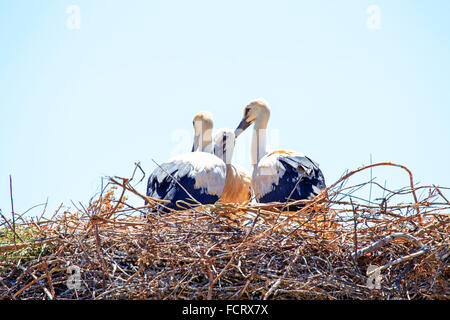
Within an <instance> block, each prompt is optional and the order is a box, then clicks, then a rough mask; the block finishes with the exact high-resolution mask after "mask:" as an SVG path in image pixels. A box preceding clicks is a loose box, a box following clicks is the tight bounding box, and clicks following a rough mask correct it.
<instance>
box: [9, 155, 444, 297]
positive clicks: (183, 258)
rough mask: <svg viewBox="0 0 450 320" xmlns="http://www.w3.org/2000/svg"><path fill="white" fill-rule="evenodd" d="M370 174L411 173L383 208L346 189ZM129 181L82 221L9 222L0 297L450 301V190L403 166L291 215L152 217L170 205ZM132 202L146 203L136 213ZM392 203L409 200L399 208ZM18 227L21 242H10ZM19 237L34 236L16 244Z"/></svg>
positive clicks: (226, 208)
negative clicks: (419, 179) (417, 179)
mask: <svg viewBox="0 0 450 320" xmlns="http://www.w3.org/2000/svg"><path fill="white" fill-rule="evenodd" d="M374 166H396V167H400V168H402V169H404V170H406V171H407V172H408V173H409V175H410V177H411V185H410V186H408V187H406V188H403V189H401V190H398V191H390V190H387V189H383V190H384V193H385V197H384V198H383V199H382V200H381V202H380V203H379V204H374V203H372V202H370V201H365V200H364V199H357V198H354V197H352V196H351V194H352V192H353V191H354V190H356V189H358V188H360V187H361V185H358V186H351V187H344V186H345V184H346V183H347V181H348V179H349V178H350V177H351V176H352V175H353V174H355V173H357V172H360V171H362V170H366V169H368V168H371V167H374ZM133 176H134V174H133ZM130 181H131V179H125V178H118V177H116V178H111V181H110V184H109V186H108V189H105V190H104V191H102V193H101V194H100V196H99V197H98V199H96V200H93V201H91V202H90V204H89V206H88V207H87V208H83V209H82V210H78V211H76V212H74V213H72V212H68V211H66V212H64V213H62V214H60V213H59V212H58V211H57V212H56V213H55V215H54V217H52V218H51V219H49V220H44V219H40V220H39V221H33V220H31V221H22V223H21V224H17V223H16V225H15V226H13V227H14V228H12V226H11V222H10V221H7V220H6V219H5V218H4V220H5V223H3V226H2V229H0V231H3V238H0V240H1V242H0V298H2V299H449V297H450V292H449V288H448V279H449V276H450V273H449V264H448V262H449V254H450V249H449V224H448V222H449V210H450V202H449V201H448V199H447V198H446V197H445V196H444V189H445V191H446V190H448V189H447V188H442V187H441V188H438V187H436V186H427V187H415V186H414V185H413V182H412V175H411V173H410V172H409V170H408V169H407V168H405V167H403V166H399V165H395V164H391V163H379V164H374V165H371V166H366V167H363V168H360V169H358V170H355V171H352V172H350V173H348V174H347V175H345V176H343V177H342V178H341V179H340V180H339V181H337V182H336V183H334V184H333V185H332V186H330V187H328V188H327V189H326V190H324V192H322V194H320V195H319V196H317V197H316V198H315V199H314V200H301V201H297V202H295V203H296V204H298V203H303V204H304V207H303V209H302V210H300V211H297V212H288V211H285V210H283V209H284V208H285V207H286V204H284V203H271V204H241V205H237V204H221V203H217V204H215V205H207V206H199V207H196V208H194V209H188V210H184V211H172V212H170V213H167V214H158V213H157V212H149V211H151V209H152V208H155V206H156V204H157V203H160V204H164V203H163V202H161V201H158V200H156V199H150V198H148V197H146V196H144V195H141V194H140V193H139V192H137V191H136V190H135V189H134V188H133V187H132V186H131V183H130ZM368 183H370V184H373V185H374V186H375V187H378V188H383V187H381V185H379V184H377V183H375V182H374V181H370V182H368ZM419 191H420V192H421V193H422V194H425V196H424V197H423V199H421V200H419V199H418V198H417V193H418V192H419ZM117 192H119V193H120V196H119V198H118V199H116V197H115V194H116V193H117ZM130 193H131V194H133V195H135V196H138V197H141V198H142V199H143V200H146V201H147V202H148V203H149V204H148V205H147V206H143V207H139V208H136V207H132V206H131V205H130V204H129V203H127V200H126V197H127V195H128V194H130ZM396 196H403V197H405V196H407V197H409V198H410V200H411V201H410V202H408V203H403V204H402V203H396V204H391V203H393V201H394V199H395V197H396ZM142 202H144V201H142ZM291 203H293V202H291ZM12 229H14V234H13V235H12V236H13V238H14V241H15V242H13V243H11V241H9V242H8V241H5V240H4V238H5V237H6V236H5V234H6V233H8V234H9V235H10V238H8V239H11V233H12ZM23 230H34V232H35V237H34V238H33V239H31V240H23V239H22V240H19V238H20V233H21V232H22V231H23Z"/></svg>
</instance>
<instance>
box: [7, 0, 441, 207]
mask: <svg viewBox="0 0 450 320" xmlns="http://www.w3.org/2000/svg"><path fill="white" fill-rule="evenodd" d="M73 5H75V6H77V7H76V8H79V10H80V11H79V13H80V25H79V27H80V28H79V29H77V28H75V29H73V28H69V27H68V22H69V26H72V27H73V26H75V27H76V20H73V18H74V11H70V10H69V11H67V10H68V8H70V6H73ZM371 5H374V6H376V7H375V8H376V9H377V10H379V11H378V13H379V16H378V17H379V19H378V20H377V19H376V16H374V14H373V11H370V10H369V11H368V8H369V6H371ZM449 14H450V1H446V0H442V1H437V0H434V1H420V0H404V1H402V0H395V1H393V0H389V1H388V0H386V1H381V0H372V1H365V0H353V1H351V0H341V1H338V0H314V1H313V0H308V1H299V0H296V1H274V0H271V1H262V0H253V1H249V0H240V1H230V0H228V1H217V0H214V1H212V0H203V1H196V0H189V1H147V0H142V1H138V0H126V1H125V0H95V1H94V0H39V1H30V0H0V209H2V211H3V214H4V215H6V216H10V213H11V206H10V193H9V175H10V174H11V175H12V179H13V196H14V207H15V211H16V212H17V213H22V212H24V211H26V210H27V209H29V208H30V207H32V206H34V205H37V204H40V203H43V202H45V201H46V199H47V198H48V207H47V213H46V214H48V215H51V214H52V213H53V212H54V211H55V210H56V208H57V207H58V206H59V205H60V204H61V203H64V205H66V206H67V207H70V208H73V205H72V203H71V200H72V201H73V202H74V203H75V204H78V202H81V203H83V204H86V203H87V202H88V201H89V199H90V198H91V197H92V196H93V195H94V194H95V192H97V191H99V188H100V181H101V177H102V176H114V175H119V176H124V177H129V176H130V175H131V173H132V171H133V169H134V162H136V161H140V162H141V166H142V167H143V169H144V170H145V171H146V173H147V176H146V178H145V181H144V182H143V183H141V184H139V185H138V186H137V188H138V190H139V191H141V192H143V193H144V192H145V187H146V182H147V177H148V175H149V174H150V173H151V171H152V170H153V169H154V168H155V164H154V163H153V161H152V159H154V160H155V161H157V162H159V163H161V162H163V161H165V160H167V159H168V158H169V157H170V156H172V155H175V154H178V153H182V152H185V151H188V150H189V149H190V148H191V139H192V135H193V133H192V123H191V121H192V118H193V116H194V114H195V113H196V112H198V111H200V110H209V111H211V112H212V113H213V115H214V120H215V128H219V127H230V128H233V129H234V128H235V127H236V126H237V125H238V123H239V121H240V119H241V116H242V112H243V108H244V107H245V105H246V104H247V103H248V102H249V101H250V100H252V99H254V98H258V97H263V98H265V99H266V100H267V101H268V102H269V103H270V105H271V108H272V113H271V118H270V121H269V127H268V132H269V134H271V137H269V143H270V144H272V145H273V146H274V147H277V148H284V149H290V150H295V151H298V152H301V153H304V154H306V155H308V156H310V157H311V158H313V159H314V160H316V161H317V162H318V163H319V164H320V166H321V168H322V171H323V172H324V174H325V177H326V182H327V184H331V183H333V182H334V181H336V180H337V179H338V178H339V177H340V176H341V175H342V174H343V173H344V172H345V171H346V170H353V169H357V168H358V167H360V166H362V165H365V164H369V163H370V157H371V156H372V162H381V161H392V162H395V163H399V164H403V165H405V166H407V167H408V168H409V169H410V170H411V171H412V172H413V174H414V179H415V182H417V183H419V184H420V185H431V184H436V185H440V186H447V187H449V186H450V161H449V158H450V18H449ZM374 19H375V20H374ZM68 20H69V21H68ZM74 23H75V24H74ZM377 27H378V28H377ZM250 131H251V130H248V132H245V134H244V135H242V136H241V137H239V139H238V141H237V146H236V150H235V157H234V160H235V162H237V163H239V164H241V165H243V166H245V167H247V168H249V169H250V155H249V150H248V148H249V145H250V137H251V132H250ZM373 176H376V177H377V179H378V180H377V181H378V182H380V183H381V184H383V183H384V182H385V181H386V186H387V187H391V188H393V189H394V188H397V187H401V186H407V185H408V177H407V175H406V174H405V173H404V172H403V171H402V170H399V169H385V170H382V169H374V170H373ZM361 179H363V180H364V179H365V180H367V179H369V176H368V172H364V173H363V174H362V177H361ZM41 212H42V206H41V207H37V208H35V209H33V210H31V211H30V212H29V214H31V215H40V213H41Z"/></svg>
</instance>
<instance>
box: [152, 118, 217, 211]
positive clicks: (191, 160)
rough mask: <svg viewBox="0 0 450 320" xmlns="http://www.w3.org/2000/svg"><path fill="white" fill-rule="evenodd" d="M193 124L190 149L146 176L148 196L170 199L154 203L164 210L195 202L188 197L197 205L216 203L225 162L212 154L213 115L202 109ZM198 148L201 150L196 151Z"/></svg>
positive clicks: (183, 206) (187, 205) (182, 207)
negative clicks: (197, 203)
mask: <svg viewBox="0 0 450 320" xmlns="http://www.w3.org/2000/svg"><path fill="white" fill-rule="evenodd" d="M193 125H194V131H195V137H194V144H193V148H192V151H193V152H190V153H185V154H182V155H179V156H175V157H173V158H171V159H169V160H168V161H167V162H165V163H163V164H162V165H160V166H158V168H156V169H155V170H154V171H153V173H152V174H151V175H150V177H149V179H148V184H147V196H149V197H152V198H157V199H162V200H169V201H170V202H169V203H164V204H162V205H158V206H157V208H158V209H159V210H161V211H163V212H167V211H168V209H175V210H180V209H185V208H186V207H189V205H195V201H193V200H192V199H191V198H194V199H195V200H196V201H198V202H199V203H200V204H211V203H215V202H216V201H217V200H219V198H220V196H221V195H222V192H223V189H224V187H225V178H226V165H225V163H224V162H223V161H222V160H221V159H219V158H218V157H217V156H215V155H214V154H212V150H213V148H212V133H211V132H212V116H211V115H210V113H208V112H201V113H199V114H197V115H196V116H195V118H194V122H193ZM197 149H199V150H201V151H200V152H196V150H197ZM205 151H206V152H205Z"/></svg>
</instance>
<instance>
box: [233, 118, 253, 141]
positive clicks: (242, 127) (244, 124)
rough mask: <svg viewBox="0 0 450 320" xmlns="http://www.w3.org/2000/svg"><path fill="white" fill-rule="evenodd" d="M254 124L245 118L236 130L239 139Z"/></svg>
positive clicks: (235, 133)
mask: <svg viewBox="0 0 450 320" xmlns="http://www.w3.org/2000/svg"><path fill="white" fill-rule="evenodd" d="M251 124H252V122H250V121H247V119H246V118H243V119H242V121H241V123H239V125H238V127H237V128H236V130H234V135H235V137H236V138H237V137H238V136H239V135H240V134H241V133H242V132H244V130H245V129H247V128H248V127H249V126H250V125H251Z"/></svg>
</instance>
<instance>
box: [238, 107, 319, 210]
mask: <svg viewBox="0 0 450 320" xmlns="http://www.w3.org/2000/svg"><path fill="white" fill-rule="evenodd" d="M269 117H270V108H269V106H268V104H267V102H266V101H265V100H263V99H257V100H254V101H252V102H250V103H249V104H248V105H247V106H246V108H245V111H244V118H243V119H242V121H241V123H240V124H239V126H238V127H237V128H236V130H235V135H236V137H237V136H238V135H239V134H240V133H241V132H242V131H243V130H245V129H246V128H248V127H249V126H250V125H251V124H253V123H255V125H254V130H253V137H252V150H251V151H252V152H251V156H252V165H253V168H254V169H253V174H252V187H253V191H254V192H255V198H256V200H257V201H258V202H261V203H267V202H286V201H293V200H302V199H310V198H313V197H315V196H317V195H318V194H319V193H320V192H321V191H322V190H323V189H324V188H325V178H324V176H323V174H322V171H321V170H320V169H319V165H318V164H317V163H316V162H314V161H313V160H311V159H310V158H308V157H306V156H304V155H303V154H300V153H297V152H295V151H287V150H276V151H272V152H269V151H268V150H267V147H266V128H267V123H268V120H269ZM300 207H301V206H290V207H288V209H289V210H297V209H299V208H300Z"/></svg>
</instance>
